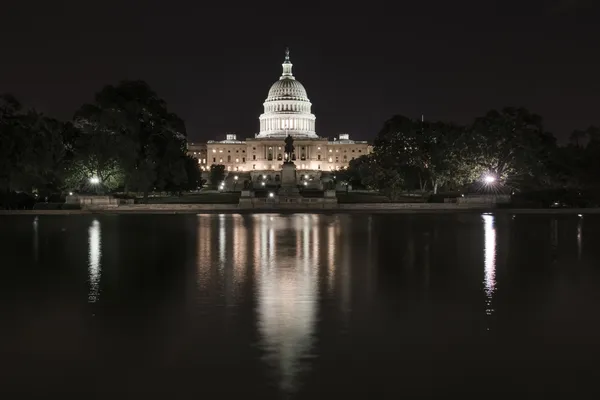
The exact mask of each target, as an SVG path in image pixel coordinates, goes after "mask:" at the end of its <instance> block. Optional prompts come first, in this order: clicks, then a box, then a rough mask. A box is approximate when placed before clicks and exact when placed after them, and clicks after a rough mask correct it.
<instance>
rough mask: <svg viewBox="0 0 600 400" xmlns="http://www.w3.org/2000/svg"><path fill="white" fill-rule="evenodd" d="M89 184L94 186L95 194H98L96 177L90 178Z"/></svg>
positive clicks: (98, 181) (98, 180) (98, 179)
mask: <svg viewBox="0 0 600 400" xmlns="http://www.w3.org/2000/svg"><path fill="white" fill-rule="evenodd" d="M90 183H91V184H92V185H93V186H94V191H95V192H96V194H98V186H99V183H100V178H98V177H97V176H92V177H91V178H90Z"/></svg>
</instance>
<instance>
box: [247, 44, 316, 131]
mask: <svg viewBox="0 0 600 400" xmlns="http://www.w3.org/2000/svg"><path fill="white" fill-rule="evenodd" d="M281 66H282V67H283V72H282V74H281V77H280V78H279V80H278V81H277V82H275V83H274V84H273V85H272V86H271V89H270V90H269V94H268V96H267V99H266V100H265V102H264V103H263V106H264V108H265V111H264V113H263V114H261V116H260V117H259V121H260V132H259V134H258V135H257V136H256V137H257V138H282V137H286V136H287V135H290V136H292V137H297V138H318V136H317V134H316V133H315V116H314V114H312V113H311V106H312V104H311V102H310V100H309V99H308V95H307V94H306V89H305V88H304V86H303V85H302V84H301V83H300V82H298V81H297V80H296V78H295V77H294V75H292V63H291V61H290V52H289V50H286V52H285V60H284V61H283V64H281Z"/></svg>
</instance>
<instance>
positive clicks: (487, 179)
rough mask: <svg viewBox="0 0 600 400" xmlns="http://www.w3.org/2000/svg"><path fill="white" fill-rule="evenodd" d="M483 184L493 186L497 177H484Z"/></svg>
mask: <svg viewBox="0 0 600 400" xmlns="http://www.w3.org/2000/svg"><path fill="white" fill-rule="evenodd" d="M483 182H484V183H485V184H486V185H491V184H493V183H495V182H496V177H495V176H494V175H486V176H484V177H483Z"/></svg>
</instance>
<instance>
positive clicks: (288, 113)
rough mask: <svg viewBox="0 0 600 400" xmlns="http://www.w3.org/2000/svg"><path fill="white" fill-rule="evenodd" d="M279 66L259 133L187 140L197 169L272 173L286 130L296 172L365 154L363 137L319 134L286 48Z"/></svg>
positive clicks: (333, 166)
mask: <svg viewBox="0 0 600 400" xmlns="http://www.w3.org/2000/svg"><path fill="white" fill-rule="evenodd" d="M282 67H283V73H282V74H281V77H280V78H279V80H278V81H276V82H275V83H274V84H273V85H272V86H271V89H269V95H268V96H267V99H266V100H265V102H264V103H263V106H264V113H263V114H261V115H260V117H259V122H260V132H259V133H257V134H255V135H254V138H248V139H245V140H240V139H238V138H237V137H236V135H235V134H227V135H226V139H225V140H209V141H208V142H207V143H188V154H189V155H191V156H193V157H195V158H197V159H198V163H199V164H200V168H201V170H202V171H209V170H210V166H211V165H213V164H222V165H224V166H225V169H226V170H227V171H231V172H234V171H244V172H250V173H251V175H253V176H254V175H259V174H261V175H263V174H269V175H271V174H273V173H276V172H277V171H280V170H281V168H282V164H283V162H284V139H285V138H286V137H287V136H288V135H290V136H291V137H293V138H294V147H295V152H294V154H293V155H292V160H293V161H294V163H295V164H296V167H297V169H298V172H300V173H302V172H306V173H311V172H312V173H318V172H328V171H336V170H339V169H340V168H345V167H347V166H348V164H349V162H350V160H352V159H354V158H357V157H360V156H362V155H365V154H369V153H370V151H371V149H372V147H371V146H370V145H369V144H368V143H367V142H366V141H354V140H350V137H349V135H348V134H340V135H339V137H338V138H335V139H333V140H329V139H328V138H325V137H320V136H318V135H317V133H316V129H315V120H316V118H315V115H314V114H312V113H311V106H312V103H311V102H310V100H309V99H308V95H307V94H306V89H305V88H304V86H303V85H302V84H301V83H300V82H299V81H298V80H296V78H295V77H294V75H292V63H291V61H290V55H289V50H286V54H285V60H284V62H283V64H282ZM318 175H320V173H318Z"/></svg>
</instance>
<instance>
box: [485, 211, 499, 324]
mask: <svg viewBox="0 0 600 400" xmlns="http://www.w3.org/2000/svg"><path fill="white" fill-rule="evenodd" d="M482 218H483V229H484V240H485V244H484V263H485V264H484V268H485V270H484V271H485V272H484V286H485V289H484V290H485V295H486V309H485V312H486V314H487V315H492V313H493V312H494V309H493V305H492V298H493V295H494V291H495V290H496V228H495V227H494V216H493V215H483V216H482Z"/></svg>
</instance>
